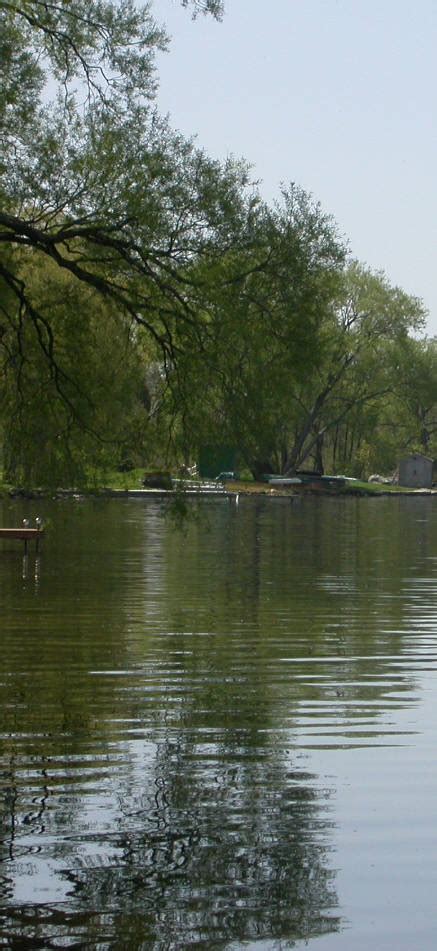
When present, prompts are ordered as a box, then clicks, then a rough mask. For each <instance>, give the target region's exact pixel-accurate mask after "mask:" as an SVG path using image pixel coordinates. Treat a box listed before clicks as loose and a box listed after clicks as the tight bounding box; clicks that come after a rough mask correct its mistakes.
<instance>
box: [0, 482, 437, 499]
mask: <svg viewBox="0 0 437 951" xmlns="http://www.w3.org/2000/svg"><path fill="white" fill-rule="evenodd" d="M434 495H437V488H431V489H423V488H421V489H413V488H405V487H401V486H399V487H390V488H386V487H384V486H381V487H380V486H379V485H378V487H376V486H375V484H374V483H372V484H371V483H369V488H367V486H366V485H363V484H362V483H361V484H360V485H359V486H354V485H347V486H343V487H342V488H341V489H340V488H339V489H328V488H326V489H325V488H323V489H322V488H314V487H311V486H309V485H305V486H299V487H298V486H296V485H294V486H293V487H285V486H283V487H279V486H278V487H277V488H274V487H272V486H271V485H270V484H268V483H265V484H264V483H253V484H251V483H249V484H248V483H227V485H226V487H225V486H223V487H222V488H219V487H218V486H217V488H215V487H214V488H211V484H208V485H207V486H206V487H205V488H201V487H199V486H196V487H193V488H190V487H189V485H187V486H185V487H181V488H179V489H159V488H156V489H153V488H128V489H120V488H111V487H102V488H96V489H89V488H84V489H81V488H73V489H43V488H35V489H23V488H19V487H17V488H11V489H5V490H3V491H2V492H1V494H0V499H5V498H8V499H13V500H18V499H52V500H59V501H62V500H63V499H75V500H82V499H111V498H120V499H169V500H170V499H178V498H180V499H184V500H188V499H200V498H229V499H232V498H236V497H237V496H238V497H239V496H241V497H244V498H253V497H259V496H261V497H263V498H267V499H269V498H270V499H273V498H289V499H301V498H304V497H307V496H311V498H318V497H322V498H354V497H355V498H372V499H374V498H387V497H389V496H393V497H395V498H399V497H408V498H411V497H414V498H423V497H428V496H429V497H432V496H434Z"/></svg>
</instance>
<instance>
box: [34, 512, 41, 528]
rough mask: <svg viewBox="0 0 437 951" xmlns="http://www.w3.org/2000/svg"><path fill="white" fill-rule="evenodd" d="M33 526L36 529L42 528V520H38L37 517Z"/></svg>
mask: <svg viewBox="0 0 437 951" xmlns="http://www.w3.org/2000/svg"><path fill="white" fill-rule="evenodd" d="M35 525H36V527H37V528H42V518H40V517H39V515H37V516H36V519H35Z"/></svg>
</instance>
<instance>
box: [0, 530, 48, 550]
mask: <svg viewBox="0 0 437 951" xmlns="http://www.w3.org/2000/svg"><path fill="white" fill-rule="evenodd" d="M42 535H44V529H43V528H0V538H18V540H19V541H22V542H24V551H25V553H27V546H28V543H29V542H30V541H34V542H35V551H38V549H39V542H40V538H41V537H42Z"/></svg>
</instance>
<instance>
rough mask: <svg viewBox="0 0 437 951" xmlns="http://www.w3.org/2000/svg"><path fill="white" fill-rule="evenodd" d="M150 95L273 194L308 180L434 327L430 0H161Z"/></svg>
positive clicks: (354, 244)
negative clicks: (163, 36)
mask: <svg viewBox="0 0 437 951" xmlns="http://www.w3.org/2000/svg"><path fill="white" fill-rule="evenodd" d="M154 11H155V17H156V18H157V19H158V21H159V22H164V23H165V24H166V26H167V30H168V32H169V33H170V35H171V44H170V49H169V52H168V53H165V54H162V55H160V56H159V58H158V71H159V77H160V89H159V93H158V105H159V108H160V110H161V112H164V113H167V114H169V116H170V119H171V122H172V125H173V126H174V127H175V128H177V129H179V130H180V131H181V132H183V133H184V134H185V135H188V136H193V135H195V136H196V138H197V142H198V144H199V146H202V147H203V148H205V150H206V151H207V152H208V153H209V154H210V155H211V156H213V157H215V158H220V159H224V158H226V156H228V155H233V156H235V157H238V158H240V157H241V158H245V159H246V160H247V161H248V162H249V163H250V165H251V166H252V176H253V178H254V180H257V181H258V182H259V187H260V191H261V193H262V195H263V197H264V198H265V199H266V200H267V201H268V202H273V201H274V200H275V199H276V198H278V197H279V196H280V189H281V184H282V183H285V184H286V183H289V182H291V181H293V182H295V183H296V184H298V185H300V186H302V187H303V188H304V189H305V190H306V191H307V192H309V193H311V194H312V195H313V197H314V198H315V199H317V200H318V201H320V203H321V205H322V208H323V211H325V212H327V213H329V214H332V215H333V217H334V218H335V220H336V222H337V225H338V228H339V231H340V233H341V234H342V235H344V236H345V237H346V239H347V241H348V244H349V247H350V250H351V253H352V254H353V256H354V257H356V258H358V259H359V260H360V261H362V262H363V263H364V264H366V265H368V266H369V267H371V268H372V269H375V270H382V271H384V272H385V274H386V276H387V277H388V279H389V280H390V282H391V283H392V284H396V285H399V286H400V287H402V288H403V290H405V291H406V292H407V293H409V294H414V295H415V296H417V297H420V298H421V299H422V300H423V302H424V304H425V307H426V308H427V310H428V312H429V316H428V324H427V333H428V334H429V335H437V274H436V255H437V121H436V120H437V0H416V3H415V4H413V3H412V2H411V0H409V2H406V0H225V16H224V19H223V21H222V22H221V23H217V22H216V21H214V20H212V19H211V18H209V17H203V16H202V17H199V18H198V19H197V20H196V21H194V22H193V21H192V19H191V17H190V14H189V13H188V12H187V10H183V9H182V8H181V6H180V3H179V0H156V2H155V5H154Z"/></svg>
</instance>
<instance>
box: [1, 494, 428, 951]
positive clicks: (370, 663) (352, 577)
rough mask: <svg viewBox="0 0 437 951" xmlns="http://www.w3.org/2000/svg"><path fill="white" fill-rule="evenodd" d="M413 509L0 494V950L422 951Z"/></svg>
mask: <svg viewBox="0 0 437 951" xmlns="http://www.w3.org/2000/svg"><path fill="white" fill-rule="evenodd" d="M193 504H195V503H193ZM436 506H437V502H436V501H435V500H433V499H430V498H409V499H395V498H392V499H375V500H367V499H359V500H353V499H344V500H334V499H319V500H317V499H307V500H303V501H302V502H300V503H298V504H291V503H290V501H289V500H268V499H267V500H260V501H254V500H251V499H244V498H243V499H240V504H239V505H238V506H237V505H235V503H234V502H229V501H228V500H226V499H218V500H213V501H211V502H208V501H202V503H201V505H199V506H198V507H197V509H196V512H197V516H198V518H196V520H195V521H192V522H190V523H189V524H188V525H187V526H186V530H185V531H184V532H180V531H178V530H177V528H176V527H175V525H174V524H173V522H172V521H171V520H169V519H168V518H167V517H164V515H163V512H162V510H161V508H160V505H159V504H158V503H157V502H150V501H147V502H145V501H142V500H131V501H119V500H114V501H106V502H103V501H99V502H89V501H87V502H83V501H82V502H81V501H76V502H74V501H68V502H43V503H40V502H39V503H33V502H32V503H29V502H27V503H24V502H23V503H21V502H13V503H12V502H3V503H2V508H1V511H0V524H1V525H3V526H7V525H15V524H20V523H21V519H22V518H23V516H24V515H30V516H31V517H34V516H35V515H36V514H40V515H43V516H44V517H45V518H46V519H48V520H49V521H50V523H51V527H50V532H49V534H48V536H47V537H46V539H45V540H44V545H43V551H42V552H41V554H40V556H39V557H38V558H36V557H35V555H34V553H33V552H31V553H30V555H29V556H28V559H23V555H22V552H21V547H20V545H19V543H16V542H15V543H11V542H9V543H6V542H0V585H1V612H2V617H1V653H0V768H1V801H0V824H1V825H0V828H1V832H0V837H1V838H0V849H1V853H0V946H1V947H6V948H12V949H26V948H29V949H30V948H43V949H51V948H71V947H80V948H93V949H113V948H114V949H117V948H119V949H124V948H126V949H130V948H132V949H134V951H135V949H143V948H144V949H149V948H150V949H166V951H167V949H168V951H171V949H179V948H202V949H208V948H211V949H214V948H217V949H220V948H227V949H232V951H235V949H240V948H249V949H250V948H254V949H260V951H261V949H262V951H264V949H277V948H278V949H279V948H289V947H294V946H299V945H301V946H302V947H304V946H309V947H311V949H312V951H316V949H320V951H325V949H326V951H328V949H329V951H332V949H339V951H346V949H347V951H364V949H365V951H368V949H369V948H373V949H375V951H385V949H390V951H391V949H396V951H407V949H408V951H411V949H412V948H413V947H415V948H418V949H420V951H431V949H433V951H434V948H435V947H436V943H437V905H436V891H437V849H436V846H437V821H436V809H437V805H436V804H437V760H436V748H437V740H436V727H437V703H436V697H437V666H436V661H437V508H436Z"/></svg>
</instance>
